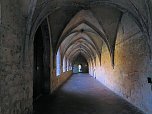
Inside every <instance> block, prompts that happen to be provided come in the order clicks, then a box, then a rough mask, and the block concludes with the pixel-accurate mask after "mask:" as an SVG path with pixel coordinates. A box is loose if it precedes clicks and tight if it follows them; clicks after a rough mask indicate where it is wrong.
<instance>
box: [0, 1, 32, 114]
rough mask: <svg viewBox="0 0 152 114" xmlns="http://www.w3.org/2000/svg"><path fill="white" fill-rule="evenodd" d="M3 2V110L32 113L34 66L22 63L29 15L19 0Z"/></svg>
mask: <svg viewBox="0 0 152 114" xmlns="http://www.w3.org/2000/svg"><path fill="white" fill-rule="evenodd" d="M0 5H1V7H0V12H1V13H0V22H1V23H0V114H30V112H31V110H32V95H33V94H32V77H31V73H32V71H31V70H32V69H31V67H32V66H30V68H29V67H27V69H26V68H23V64H22V55H23V46H24V39H25V31H26V17H25V15H24V14H23V12H22V8H21V6H20V2H19V1H18V0H16V1H13V0H1V1H0ZM28 68H29V69H28ZM27 71H28V72H27Z"/></svg>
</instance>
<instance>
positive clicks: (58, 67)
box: [56, 49, 61, 76]
mask: <svg viewBox="0 0 152 114" xmlns="http://www.w3.org/2000/svg"><path fill="white" fill-rule="evenodd" d="M60 65H61V57H60V49H58V52H57V55H56V76H59V75H60V74H61V68H60Z"/></svg>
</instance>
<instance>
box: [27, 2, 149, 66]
mask: <svg viewBox="0 0 152 114" xmlns="http://www.w3.org/2000/svg"><path fill="white" fill-rule="evenodd" d="M34 3H36V7H35V9H34V10H33V11H34V12H33V17H32V27H31V31H30V32H31V33H30V35H31V36H30V37H33V36H34V34H35V31H36V30H37V28H38V26H39V25H40V23H41V22H42V21H43V20H44V19H47V20H48V24H49V27H50V32H51V42H52V48H53V52H54V53H56V52H57V50H58V48H60V49H61V55H62V57H63V56H67V57H68V58H69V59H70V60H71V61H72V60H74V58H76V57H77V56H78V55H79V54H80V53H81V54H82V55H83V56H84V57H85V58H86V59H87V60H89V59H94V57H95V56H96V55H97V57H98V58H99V60H100V58H101V57H100V56H101V54H102V45H103V44H104V43H105V44H106V46H107V48H108V50H109V54H110V57H111V60H112V65H113V64H114V50H115V41H116V36H117V31H118V28H119V25H120V23H121V19H122V16H123V15H124V14H126V13H128V15H129V16H131V17H132V19H133V20H134V21H135V22H136V24H137V25H138V27H139V28H140V30H141V31H142V32H143V33H145V34H146V35H148V34H149V33H148V31H149V30H150V28H151V27H150V26H149V25H148V23H150V22H151V20H150V18H152V15H149V14H148V13H145V12H146V11H145V9H148V8H149V7H151V6H152V4H151V2H150V1H149V2H148V1H145V0H45V1H44V0H37V2H34ZM34 3H33V4H34Z"/></svg>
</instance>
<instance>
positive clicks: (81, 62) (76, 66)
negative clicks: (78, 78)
mask: <svg viewBox="0 0 152 114" xmlns="http://www.w3.org/2000/svg"><path fill="white" fill-rule="evenodd" d="M88 72H89V68H88V62H87V60H86V59H85V57H83V56H82V55H78V56H77V57H76V59H75V60H74V61H73V73H88Z"/></svg>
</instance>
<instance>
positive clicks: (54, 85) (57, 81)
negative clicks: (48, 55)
mask: <svg viewBox="0 0 152 114" xmlns="http://www.w3.org/2000/svg"><path fill="white" fill-rule="evenodd" d="M54 71H55V72H54V73H53V74H54V75H52V77H51V92H54V91H55V90H57V89H58V88H59V87H60V86H61V85H62V84H63V83H64V82H65V81H66V80H67V79H68V78H70V76H71V75H72V71H71V70H70V71H66V72H62V73H61V74H60V75H59V76H56V70H54Z"/></svg>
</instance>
